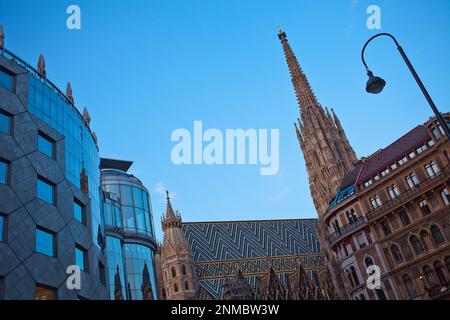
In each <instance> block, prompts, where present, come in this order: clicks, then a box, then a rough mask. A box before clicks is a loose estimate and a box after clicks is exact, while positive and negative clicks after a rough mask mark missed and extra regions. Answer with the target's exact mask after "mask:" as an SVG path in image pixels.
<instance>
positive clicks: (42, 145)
mask: <svg viewBox="0 0 450 320" xmlns="http://www.w3.org/2000/svg"><path fill="white" fill-rule="evenodd" d="M38 150H39V151H40V152H42V153H43V154H45V155H46V156H48V157H49V158H51V159H55V142H54V141H52V140H51V139H50V138H47V137H46V136H45V135H44V134H43V133H41V132H39V135H38Z"/></svg>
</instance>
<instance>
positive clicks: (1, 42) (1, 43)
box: [0, 24, 5, 50]
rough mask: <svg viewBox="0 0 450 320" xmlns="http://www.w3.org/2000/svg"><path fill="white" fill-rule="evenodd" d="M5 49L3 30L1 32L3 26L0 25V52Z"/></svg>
mask: <svg viewBox="0 0 450 320" xmlns="http://www.w3.org/2000/svg"><path fill="white" fill-rule="evenodd" d="M4 47H5V30H3V26H2V25H1V24H0V50H3V48H4Z"/></svg>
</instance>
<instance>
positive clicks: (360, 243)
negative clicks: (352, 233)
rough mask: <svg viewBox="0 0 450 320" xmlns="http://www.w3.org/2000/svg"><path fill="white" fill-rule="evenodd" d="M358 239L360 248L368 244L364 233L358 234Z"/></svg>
mask: <svg viewBox="0 0 450 320" xmlns="http://www.w3.org/2000/svg"><path fill="white" fill-rule="evenodd" d="M356 240H357V241H358V245H359V248H360V249H362V248H364V247H366V246H367V243H366V240H365V239H364V235H363V234H362V233H360V234H358V235H357V236H356Z"/></svg>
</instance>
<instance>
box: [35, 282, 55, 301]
mask: <svg viewBox="0 0 450 320" xmlns="http://www.w3.org/2000/svg"><path fill="white" fill-rule="evenodd" d="M35 300H56V290H55V289H53V288H50V287H47V286H42V285H39V284H36V291H35Z"/></svg>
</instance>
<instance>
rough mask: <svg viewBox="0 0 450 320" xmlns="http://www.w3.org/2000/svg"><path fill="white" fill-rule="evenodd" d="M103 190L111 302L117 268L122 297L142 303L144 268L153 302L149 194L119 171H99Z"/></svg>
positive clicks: (152, 243) (153, 274)
mask: <svg viewBox="0 0 450 320" xmlns="http://www.w3.org/2000/svg"><path fill="white" fill-rule="evenodd" d="M102 187H103V190H104V192H105V193H104V194H105V197H104V203H103V215H104V219H105V220H104V221H105V228H106V232H107V245H106V249H107V264H108V272H109V273H108V274H109V282H110V295H111V299H114V276H115V273H116V268H117V265H119V270H120V272H121V277H122V273H123V278H121V279H122V280H123V282H122V286H123V287H124V296H125V293H126V297H127V299H130V300H142V299H143V296H142V283H143V279H142V273H143V271H144V265H145V264H146V265H147V269H148V272H149V276H150V283H151V286H152V291H153V296H154V297H155V298H156V297H157V292H156V274H155V264H154V254H155V253H154V250H155V246H156V243H155V233H154V226H153V215H152V210H151V202H150V196H149V192H148V191H147V189H146V188H145V187H144V186H143V185H142V183H141V181H140V180H139V179H137V178H136V177H135V176H133V175H131V174H128V173H126V172H125V171H122V170H119V169H104V168H103V169H102ZM116 234H117V236H116V237H115V236H114V235H116ZM119 237H120V239H119ZM136 239H139V240H136ZM110 246H111V248H110ZM112 248H114V249H112Z"/></svg>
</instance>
